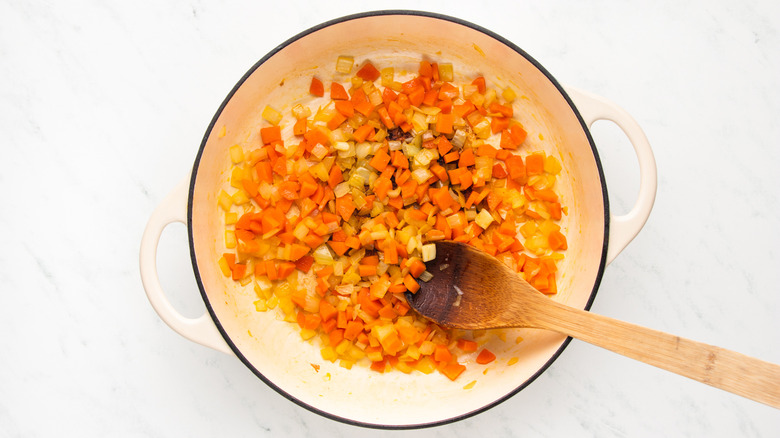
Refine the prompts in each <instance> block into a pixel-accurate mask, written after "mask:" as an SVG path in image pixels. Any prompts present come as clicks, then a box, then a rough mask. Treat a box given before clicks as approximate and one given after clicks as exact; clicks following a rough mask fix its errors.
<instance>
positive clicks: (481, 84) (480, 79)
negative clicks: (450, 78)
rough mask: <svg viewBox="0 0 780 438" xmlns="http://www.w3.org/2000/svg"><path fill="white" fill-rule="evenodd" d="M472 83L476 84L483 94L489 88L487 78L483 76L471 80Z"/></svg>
mask: <svg viewBox="0 0 780 438" xmlns="http://www.w3.org/2000/svg"><path fill="white" fill-rule="evenodd" d="M471 85H476V86H477V90H478V91H479V92H480V93H482V94H485V90H487V86H486V84H485V78H484V77H482V76H480V77H478V78H476V79H474V80H473V81H471Z"/></svg>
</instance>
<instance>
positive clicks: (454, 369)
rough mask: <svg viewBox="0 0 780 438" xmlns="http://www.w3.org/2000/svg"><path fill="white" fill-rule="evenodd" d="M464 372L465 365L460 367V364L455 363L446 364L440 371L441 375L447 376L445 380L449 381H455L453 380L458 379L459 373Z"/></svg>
mask: <svg viewBox="0 0 780 438" xmlns="http://www.w3.org/2000/svg"><path fill="white" fill-rule="evenodd" d="M465 370H466V366H465V365H461V364H459V363H457V362H453V363H448V364H447V365H446V366H445V367H444V368H443V369H442V370H441V372H442V374H444V375H445V376H447V378H449V379H450V380H453V381H454V380H455V379H457V378H458V376H460V375H461V373H463V371H465Z"/></svg>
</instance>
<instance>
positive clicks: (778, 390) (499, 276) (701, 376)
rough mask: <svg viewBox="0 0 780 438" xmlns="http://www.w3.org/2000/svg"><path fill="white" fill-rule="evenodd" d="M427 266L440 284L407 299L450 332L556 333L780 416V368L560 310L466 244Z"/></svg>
mask: <svg viewBox="0 0 780 438" xmlns="http://www.w3.org/2000/svg"><path fill="white" fill-rule="evenodd" d="M426 265H427V270H428V272H430V273H431V274H433V278H432V279H430V280H429V281H427V282H420V290H419V291H417V293H414V294H412V293H408V292H407V293H406V297H407V300H408V301H409V304H410V305H411V306H412V307H413V308H414V309H415V310H416V311H417V312H419V313H420V314H421V315H423V316H425V317H426V318H428V319H430V320H432V321H434V322H436V323H437V324H439V325H441V326H443V327H450V328H460V329H469V330H479V329H495V328H505V327H527V328H540V329H548V330H553V331H556V332H559V333H563V334H565V335H568V336H571V337H574V338H577V339H580V340H583V341H585V342H588V343H591V344H593V345H597V346H599V347H603V348H606V349H608V350H611V351H613V352H615V353H618V354H621V355H623V356H627V357H630V358H632V359H636V360H638V361H641V362H644V363H647V364H650V365H653V366H656V367H659V368H662V369H665V370H668V371H671V372H673V373H677V374H680V375H682V376H685V377H689V378H691V379H694V380H698V381H700V382H702V383H706V384H708V385H711V386H714V387H717V388H721V389H724V390H726V391H729V392H732V393H734V394H738V395H741V396H743V397H747V398H750V399H753V400H756V401H758V402H761V403H764V404H767V405H769V406H773V407H775V408H780V366H778V365H776V364H772V363H769V362H765V361H762V360H759V359H755V358H752V357H749V356H745V355H743V354H740V353H736V352H733V351H729V350H726V349H723V348H719V347H714V346H711V345H707V344H703V343H699V342H695V341H691V340H688V339H684V338H681V337H679V336H674V335H671V334H667V333H663V332H659V331H656V330H652V329H648V328H644V327H640V326H637V325H634V324H629V323H626V322H623V321H619V320H615V319H612V318H607V317H605V316H600V315H596V314H593V313H590V312H587V311H584V310H580V309H575V308H572V307H569V306H566V305H563V304H560V303H557V302H555V301H553V300H551V299H549V298H548V297H546V296H544V295H543V294H542V293H541V292H538V291H537V290H536V289H534V288H533V286H531V285H530V284H528V282H526V281H525V280H524V279H523V278H522V277H520V276H519V275H518V274H517V273H516V272H514V271H512V270H511V269H509V268H508V267H507V266H506V265H504V264H503V263H501V262H500V261H499V260H498V259H496V258H495V257H492V256H490V255H489V254H487V253H485V252H483V251H480V250H478V249H476V248H474V247H472V246H469V245H466V244H463V243H457V242H449V241H441V242H438V243H437V244H436V259H435V260H433V261H430V262H428V263H426Z"/></svg>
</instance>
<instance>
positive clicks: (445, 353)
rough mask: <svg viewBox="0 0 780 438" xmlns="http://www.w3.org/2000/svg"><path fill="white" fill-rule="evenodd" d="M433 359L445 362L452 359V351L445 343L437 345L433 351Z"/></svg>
mask: <svg viewBox="0 0 780 438" xmlns="http://www.w3.org/2000/svg"><path fill="white" fill-rule="evenodd" d="M433 360H435V361H436V362H444V363H447V362H449V361H451V360H452V353H450V350H449V349H448V348H447V346H446V345H437V346H436V348H435V349H434V351H433Z"/></svg>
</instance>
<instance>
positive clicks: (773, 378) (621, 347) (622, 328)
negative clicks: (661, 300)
mask: <svg viewBox="0 0 780 438" xmlns="http://www.w3.org/2000/svg"><path fill="white" fill-rule="evenodd" d="M555 304H556V305H554V306H550V307H546V309H545V311H543V312H540V313H538V314H537V317H538V320H536V321H534V323H535V324H534V325H536V326H538V327H540V328H546V329H549V330H553V331H556V332H559V333H562V334H565V335H569V336H571V337H573V338H577V339H580V340H582V341H585V342H588V343H590V344H593V345H597V346H599V347H602V348H606V349H607V350H611V351H613V352H615V353H618V354H621V355H623V356H627V357H630V358H632V359H636V360H638V361H640V362H644V363H647V364H650V365H653V366H656V367H658V368H662V369H665V370H667V371H671V372H673V373H677V374H680V375H682V376H685V377H689V378H691V379H694V380H698V381H699V382H702V383H706V384H708V385H711V386H714V387H716V388H720V389H723V390H726V391H729V392H732V393H734V394H737V395H741V396H743V397H747V398H749V399H752V400H755V401H757V402H760V403H764V404H767V405H769V406H772V407H775V408H778V409H780V365H776V364H773V363H769V362H765V361H763V360H759V359H755V358H753V357H750V356H745V355H744V354H740V353H737V352H734V351H730V350H726V349H723V348H720V347H715V346H712V345H708V344H704V343H701V342H696V341H691V340H689V339H684V338H681V337H679V336H674V335H671V334H668V333H663V332H659V331H656V330H652V329H648V328H645V327H641V326H638V325H634V324H630V323H627V322H623V321H619V320H616V319H612V318H608V317H606V316H601V315H596V314H593V313H590V312H586V311H583V310H579V309H574V308H571V307H567V306H563V305H560V304H557V303H555ZM534 319H537V318H534Z"/></svg>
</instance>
